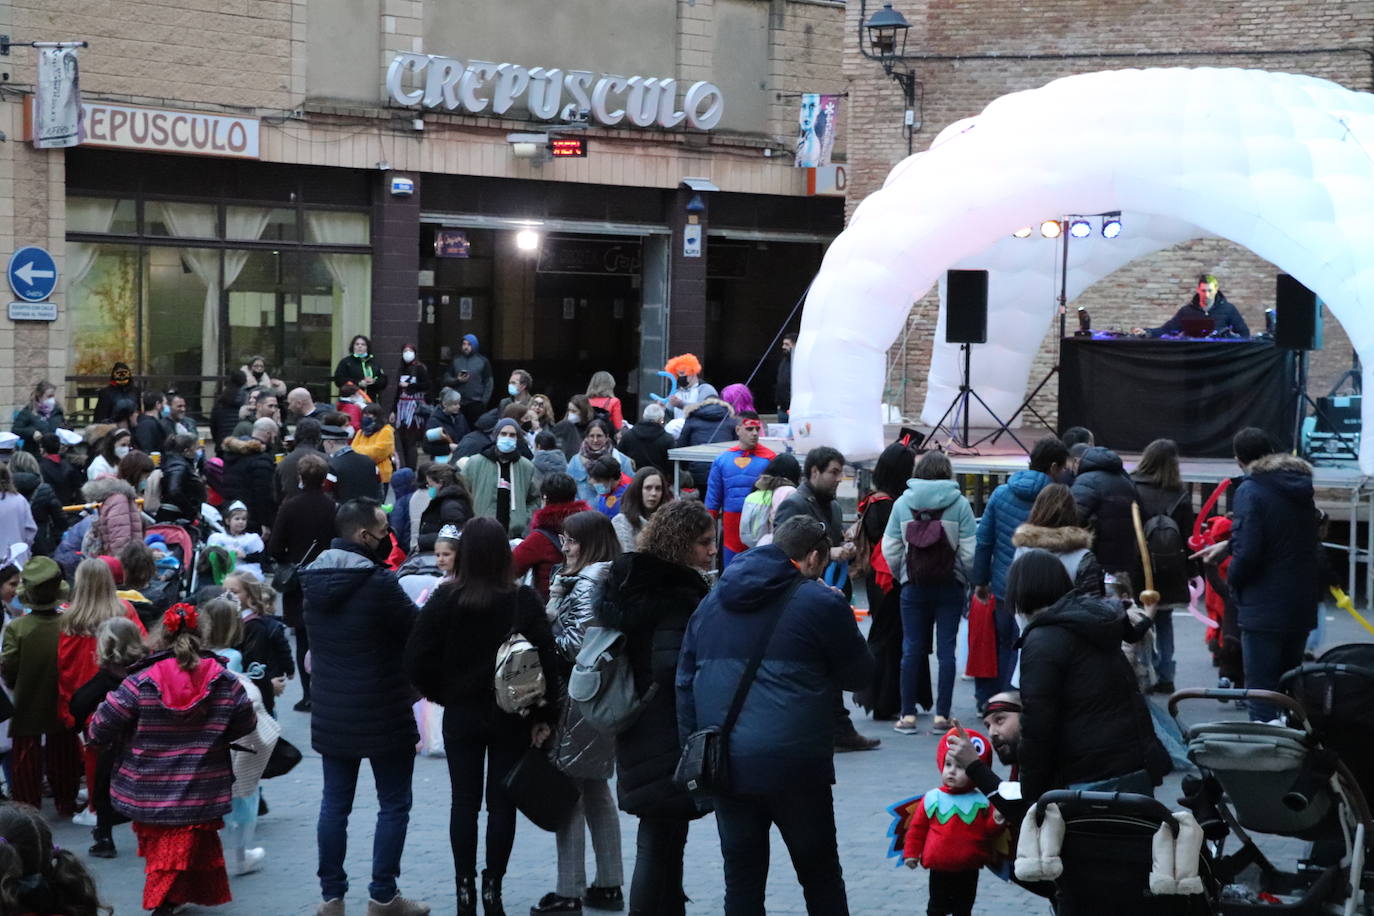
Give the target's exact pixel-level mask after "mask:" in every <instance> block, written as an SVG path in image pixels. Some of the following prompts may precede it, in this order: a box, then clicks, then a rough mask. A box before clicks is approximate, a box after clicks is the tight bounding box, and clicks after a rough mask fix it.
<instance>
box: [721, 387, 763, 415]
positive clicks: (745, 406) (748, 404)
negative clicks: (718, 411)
mask: <svg viewBox="0 0 1374 916" xmlns="http://www.w3.org/2000/svg"><path fill="white" fill-rule="evenodd" d="M720 397H721V400H723V401H724V402H725V403H727V404H729V405H730V406H731V407H733V408H735V413H741V412H743V411H746V410H752V411H753V412H754V413H758V409H757V408H756V407H754V395H753V394H751V393H750V391H749V388H748V387H747V386H745V385H741V384H738V383H736V384H734V385H726V386H725V390H724V391H722V392H721V393H720Z"/></svg>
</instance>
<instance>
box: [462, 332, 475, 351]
mask: <svg viewBox="0 0 1374 916" xmlns="http://www.w3.org/2000/svg"><path fill="white" fill-rule="evenodd" d="M463 339H464V340H466V341H467V342H468V343H469V344H471V345H472V352H473V353H476V352H477V335H476V334H464V335H463Z"/></svg>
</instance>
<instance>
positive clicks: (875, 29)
mask: <svg viewBox="0 0 1374 916" xmlns="http://www.w3.org/2000/svg"><path fill="white" fill-rule="evenodd" d="M864 30H865V31H867V32H868V45H869V47H870V48H871V49H872V52H873V53H872V54H870V55H869V56H870V57H874V58H876V59H877V60H878V62H879V63H880V64H882V66H883V72H884V73H886V74H887V75H888V76H889V77H891V78H892V81H893V82H895V83H896V84H897V85H898V86H900V87H902V98H903V100H904V101H905V102H906V114H905V116H904V117H903V127H904V129H905V130H906V151H907V155H911V153H912V137H913V135H914V134H915V133H916V131H918V130H920V128H921V125H920V124H919V123H917V121H916V92H917V85H918V84H917V82H916V74H915V72H913V71H912V70H911V68H910V67H908V66H906V65H905V64H904V63H902V59H903V58H904V57H906V39H907V33H908V32H910V31H911V23H909V22H907V21H906V17H905V16H903V15H902V14H901V13H899V12H898V11H897V10H894V9H893V8H892V4H891V3H884V4H883V8H882V9H880V10H878V12H876V13H874V14H873V15H872V16H871V17H870V18H869V20H868V22H866V23H864Z"/></svg>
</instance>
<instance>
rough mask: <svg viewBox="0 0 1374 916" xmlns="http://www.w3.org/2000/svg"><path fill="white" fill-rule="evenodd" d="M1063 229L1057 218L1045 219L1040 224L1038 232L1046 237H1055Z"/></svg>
mask: <svg viewBox="0 0 1374 916" xmlns="http://www.w3.org/2000/svg"><path fill="white" fill-rule="evenodd" d="M1063 231H1064V227H1063V225H1061V224H1060V222H1059V220H1057V219H1047V220H1045V221H1044V222H1043V223H1041V224H1040V234H1041V235H1043V236H1044V237H1045V238H1047V239H1057V238H1059V234H1060V233H1061V232H1063Z"/></svg>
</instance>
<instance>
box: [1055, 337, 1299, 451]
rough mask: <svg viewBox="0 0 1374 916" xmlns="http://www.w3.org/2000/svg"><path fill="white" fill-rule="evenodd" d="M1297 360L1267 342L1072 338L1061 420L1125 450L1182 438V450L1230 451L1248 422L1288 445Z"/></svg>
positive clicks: (1063, 359)
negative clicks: (1155, 441)
mask: <svg viewBox="0 0 1374 916" xmlns="http://www.w3.org/2000/svg"><path fill="white" fill-rule="evenodd" d="M1294 358H1295V354H1294V351H1292V350H1283V349H1279V348H1278V347H1276V346H1274V344H1273V342H1272V341H1268V340H1188V339H1184V340H1160V339H1134V338H1123V339H1093V338H1088V337H1066V338H1064V340H1063V348H1062V350H1061V351H1060V357H1059V367H1060V379H1059V426H1060V428H1061V429H1066V428H1068V427H1070V426H1085V427H1087V428H1088V429H1090V430H1092V431H1093V433H1094V435H1095V436H1096V438H1097V441H1098V442H1100V443H1103V444H1105V445H1108V446H1110V447H1111V448H1113V449H1115V450H1117V451H1122V452H1139V451H1141V450H1142V449H1144V448H1145V446H1146V445H1148V444H1150V442H1151V441H1152V440H1154V439H1173V440H1174V441H1175V442H1177V443H1178V450H1179V454H1181V455H1184V456H1187V457H1192V458H1230V457H1232V452H1231V437H1232V436H1234V435H1235V434H1236V432H1237V430H1240V429H1243V428H1244V427H1247V426H1258V427H1259V428H1260V429H1263V430H1265V431H1266V432H1268V433H1269V434H1270V435H1271V436H1273V437H1274V438H1275V440H1277V441H1278V442H1279V443H1281V444H1282V445H1283V446H1284V447H1285V448H1288V447H1290V446H1291V445H1292V444H1293V422H1294V414H1295V411H1296V410H1297V402H1296V393H1295V391H1294V382H1293V379H1294V368H1295V367H1294Z"/></svg>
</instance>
